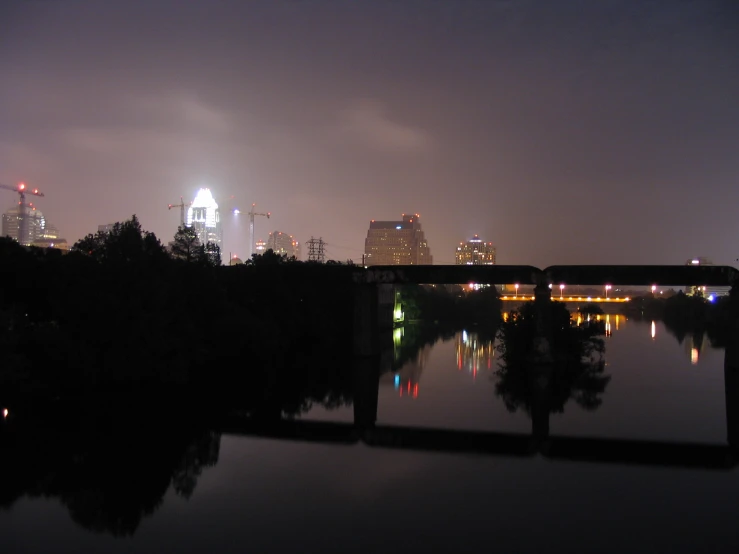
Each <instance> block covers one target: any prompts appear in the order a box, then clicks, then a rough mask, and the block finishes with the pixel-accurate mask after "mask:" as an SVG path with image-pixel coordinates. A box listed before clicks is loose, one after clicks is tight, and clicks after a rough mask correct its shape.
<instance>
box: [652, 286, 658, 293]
mask: <svg viewBox="0 0 739 554" xmlns="http://www.w3.org/2000/svg"><path fill="white" fill-rule="evenodd" d="M656 291H657V285H652V295H654V293H655V292H656Z"/></svg>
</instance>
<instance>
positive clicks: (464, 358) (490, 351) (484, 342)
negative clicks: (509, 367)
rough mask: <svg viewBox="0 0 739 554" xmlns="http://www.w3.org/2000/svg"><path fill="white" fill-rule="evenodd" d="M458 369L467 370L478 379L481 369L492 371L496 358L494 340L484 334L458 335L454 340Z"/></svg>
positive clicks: (463, 333) (464, 332) (466, 333)
mask: <svg viewBox="0 0 739 554" xmlns="http://www.w3.org/2000/svg"><path fill="white" fill-rule="evenodd" d="M454 343H455V352H456V355H457V369H458V370H459V371H463V370H466V371H467V372H468V373H470V374H471V375H472V378H473V379H476V378H477V373H478V371H479V370H480V369H482V368H485V369H491V368H492V367H493V359H494V358H495V347H494V339H493V338H491V337H490V336H488V335H486V334H485V333H483V332H473V331H471V332H469V333H468V332H467V331H466V330H464V331H462V332H461V333H458V334H457V336H456V337H455V339H454Z"/></svg>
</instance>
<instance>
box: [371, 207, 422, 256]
mask: <svg viewBox="0 0 739 554" xmlns="http://www.w3.org/2000/svg"><path fill="white" fill-rule="evenodd" d="M364 254H365V258H364V264H365V265H367V266H370V265H430V264H431V263H433V259H432V257H431V250H430V249H429V245H428V242H426V237H425V236H424V234H423V230H422V229H421V221H420V217H419V215H418V214H412V215H406V214H403V219H402V220H401V221H375V220H374V219H373V220H372V221H370V227H369V231H367V238H366V239H365V241H364Z"/></svg>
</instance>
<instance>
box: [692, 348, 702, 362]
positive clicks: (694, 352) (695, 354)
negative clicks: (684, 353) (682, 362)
mask: <svg viewBox="0 0 739 554" xmlns="http://www.w3.org/2000/svg"><path fill="white" fill-rule="evenodd" d="M699 357H700V353H699V352H698V349H697V348H695V347H693V348H691V349H690V363H691V364H693V365H696V364H697V363H698V358H699Z"/></svg>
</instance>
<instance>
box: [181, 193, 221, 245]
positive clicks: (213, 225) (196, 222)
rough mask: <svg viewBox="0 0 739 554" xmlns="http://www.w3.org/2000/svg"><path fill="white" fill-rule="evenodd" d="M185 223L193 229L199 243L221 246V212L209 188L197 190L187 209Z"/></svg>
mask: <svg viewBox="0 0 739 554" xmlns="http://www.w3.org/2000/svg"><path fill="white" fill-rule="evenodd" d="M185 224H186V225H187V226H188V227H192V228H193V229H194V230H195V233H196V234H197V236H198V240H200V244H203V245H205V244H206V243H209V242H212V243H214V244H217V245H218V246H219V247H221V246H222V244H221V243H222V242H223V229H222V227H221V214H220V212H219V211H218V204H217V203H216V201H215V199H214V198H213V194H211V192H210V189H200V190H199V191H198V193H197V195H196V196H195V200H193V201H192V204H191V205H190V207H189V208H188V209H187V219H186V221H185Z"/></svg>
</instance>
